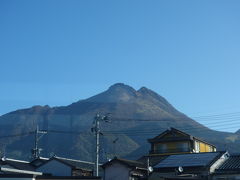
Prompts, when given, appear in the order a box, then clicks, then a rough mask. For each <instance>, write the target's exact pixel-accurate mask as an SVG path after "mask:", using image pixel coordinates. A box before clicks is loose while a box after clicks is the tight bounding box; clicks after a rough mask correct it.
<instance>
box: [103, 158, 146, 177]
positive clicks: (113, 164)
mask: <svg viewBox="0 0 240 180" xmlns="http://www.w3.org/2000/svg"><path fill="white" fill-rule="evenodd" d="M102 168H103V169H104V180H137V179H141V178H144V177H146V175H147V167H146V164H144V163H142V162H139V161H132V160H126V159H120V158H117V157H115V158H114V159H112V160H110V161H108V162H107V163H105V164H104V165H102Z"/></svg>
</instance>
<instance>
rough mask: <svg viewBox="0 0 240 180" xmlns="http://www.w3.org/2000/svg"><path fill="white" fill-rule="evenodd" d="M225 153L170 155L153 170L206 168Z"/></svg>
mask: <svg viewBox="0 0 240 180" xmlns="http://www.w3.org/2000/svg"><path fill="white" fill-rule="evenodd" d="M223 153H225V152H209V153H191V154H179V155H170V156H168V157H167V158H166V159H164V160H162V161H161V162H160V163H159V164H157V165H156V166H154V168H158V169H161V168H177V167H179V166H181V167H207V166H210V165H211V164H212V163H213V162H215V161H216V160H217V159H218V158H220V157H221V156H222V155H223Z"/></svg>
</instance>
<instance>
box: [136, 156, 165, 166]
mask: <svg viewBox="0 0 240 180" xmlns="http://www.w3.org/2000/svg"><path fill="white" fill-rule="evenodd" d="M167 157H168V156H163V155H156V156H143V157H141V158H140V159H138V160H137V161H139V162H142V163H144V164H146V165H147V161H148V159H149V165H150V166H152V167H153V166H155V165H157V164H158V163H160V162H161V161H162V160H164V159H166V158H167Z"/></svg>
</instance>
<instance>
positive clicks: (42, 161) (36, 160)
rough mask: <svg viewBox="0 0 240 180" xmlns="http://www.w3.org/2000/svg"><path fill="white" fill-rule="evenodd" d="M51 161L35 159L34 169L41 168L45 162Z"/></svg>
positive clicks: (40, 158)
mask: <svg viewBox="0 0 240 180" xmlns="http://www.w3.org/2000/svg"><path fill="white" fill-rule="evenodd" d="M47 161H49V158H42V157H39V158H37V159H34V160H33V161H32V162H31V164H32V165H33V166H34V167H36V168H37V167H39V166H41V165H42V164H44V163H45V162H47Z"/></svg>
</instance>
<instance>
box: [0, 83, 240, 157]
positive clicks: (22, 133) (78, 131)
mask: <svg viewBox="0 0 240 180" xmlns="http://www.w3.org/2000/svg"><path fill="white" fill-rule="evenodd" d="M96 113H101V114H103V115H104V114H106V113H111V115H110V119H111V122H109V123H105V122H101V130H102V135H101V145H102V146H101V147H102V148H101V157H102V160H105V159H107V158H112V157H113V156H115V155H118V156H128V157H129V158H132V159H134V158H137V157H138V156H140V155H142V154H146V153H148V148H149V147H148V143H147V139H148V138H151V137H153V136H155V135H157V134H160V133H161V132H162V131H164V130H166V129H167V128H169V127H175V128H178V129H180V130H183V131H186V132H188V133H191V134H193V135H195V136H198V137H201V138H202V139H204V140H207V141H209V142H210V143H213V144H216V145H217V147H218V149H219V150H223V149H229V150H231V151H234V152H236V151H240V148H239V147H240V146H239V145H240V135H239V134H234V133H225V132H217V131H213V130H211V129H209V128H207V127H205V126H203V125H201V124H199V123H198V122H196V121H194V120H193V119H191V118H189V117H187V116H186V115H184V114H183V113H181V112H179V111H178V110H176V109H175V108H174V107H173V106H172V105H171V104H170V103H169V102H168V101H167V100H166V99H164V98H163V97H161V96H160V95H158V94H157V93H155V92H153V91H152V90H150V89H147V88H145V87H142V88H140V89H139V90H135V89H133V88H132V87H130V86H128V85H125V84H121V83H118V84H115V85H113V86H111V87H110V88H109V89H108V90H107V91H105V92H103V93H100V94H98V95H96V96H93V97H90V98H88V99H85V100H80V101H78V102H75V103H73V104H71V105H68V106H62V107H52V108H51V107H49V106H34V107H32V108H29V109H23V110H17V111H14V112H10V113H8V114H5V115H3V116H1V117H0V137H1V141H0V148H1V153H2V154H3V153H5V154H6V155H7V156H10V157H15V158H21V159H23V158H24V159H28V158H30V157H31V151H30V150H31V148H33V145H34V133H33V131H34V130H35V129H36V126H37V125H38V126H39V127H40V129H43V130H47V131H48V133H47V135H44V136H43V137H42V139H41V140H40V147H41V148H43V151H42V155H43V156H50V155H53V154H57V155H59V156H66V157H71V158H80V159H83V160H92V159H93V158H94V134H93V133H92V132H91V127H92V122H93V119H94V116H95V114H96ZM8 135H16V136H8Z"/></svg>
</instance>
